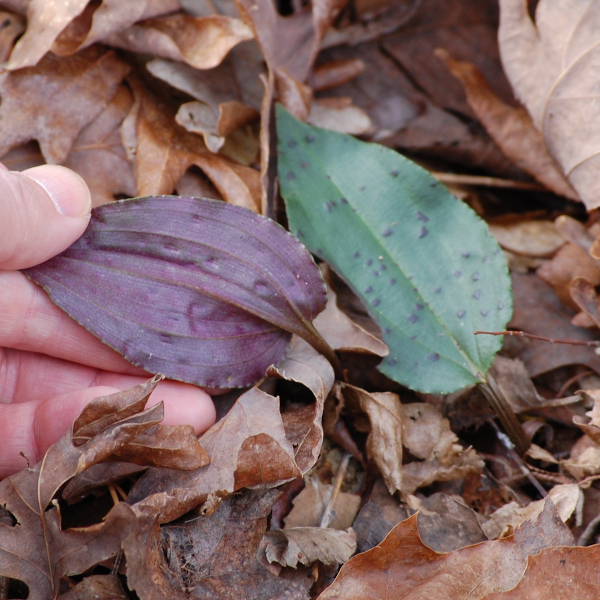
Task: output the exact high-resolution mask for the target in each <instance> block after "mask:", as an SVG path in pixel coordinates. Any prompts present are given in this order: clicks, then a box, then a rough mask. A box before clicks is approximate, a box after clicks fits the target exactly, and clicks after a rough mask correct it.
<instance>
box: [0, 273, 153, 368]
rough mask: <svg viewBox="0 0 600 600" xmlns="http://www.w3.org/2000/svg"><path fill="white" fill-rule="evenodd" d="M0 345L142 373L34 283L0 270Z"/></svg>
mask: <svg viewBox="0 0 600 600" xmlns="http://www.w3.org/2000/svg"><path fill="white" fill-rule="evenodd" d="M0 347H7V348H16V349H20V350H28V351H30V352H41V353H43V354H47V355H49V356H55V357H57V358H63V359H65V360H69V361H74V362H78V363H82V364H86V365H92V366H94V367H96V368H98V369H103V370H106V371H115V372H118V373H129V374H133V375H142V374H143V373H144V371H143V370H142V369H139V368H138V367H134V366H133V365H131V364H130V363H128V362H127V361H126V360H125V359H124V358H123V357H122V356H121V355H120V354H119V353H118V352H115V351H114V350H112V349H111V348H109V347H108V346H106V345H105V344H103V343H102V342H101V341H100V340H99V339H98V338H97V337H95V336H93V335H92V334H91V333H90V332H89V331H87V330H85V329H84V328H83V327H82V326H81V325H79V324H78V323H76V322H75V321H74V320H73V319H71V318H70V317H69V316H68V315H67V314H66V313H64V312H63V311H62V310H60V308H58V307H57V306H56V305H55V304H54V303H53V302H52V301H51V300H50V299H49V298H48V296H47V295H46V293H45V292H44V291H43V290H42V289H41V288H40V287H39V286H37V285H36V284H35V283H33V282H32V281H30V280H29V279H27V277H26V276H25V275H23V274H22V273H17V272H0Z"/></svg>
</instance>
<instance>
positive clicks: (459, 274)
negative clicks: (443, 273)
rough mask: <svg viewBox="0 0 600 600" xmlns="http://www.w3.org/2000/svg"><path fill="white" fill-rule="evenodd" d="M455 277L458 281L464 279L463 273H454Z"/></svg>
mask: <svg viewBox="0 0 600 600" xmlns="http://www.w3.org/2000/svg"><path fill="white" fill-rule="evenodd" d="M454 277H456V279H460V278H461V277H462V271H454Z"/></svg>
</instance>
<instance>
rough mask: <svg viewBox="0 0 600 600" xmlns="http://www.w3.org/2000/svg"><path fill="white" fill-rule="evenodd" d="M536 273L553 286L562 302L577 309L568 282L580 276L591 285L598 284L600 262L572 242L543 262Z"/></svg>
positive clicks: (599, 279)
mask: <svg viewBox="0 0 600 600" xmlns="http://www.w3.org/2000/svg"><path fill="white" fill-rule="evenodd" d="M537 274H538V275H539V276H540V277H541V278H542V279H543V280H544V281H545V282H546V283H548V284H550V285H551V286H553V287H554V290H555V292H556V295H557V296H558V297H559V298H560V299H561V301H562V302H563V304H565V305H566V306H569V307H570V308H573V309H574V310H578V309H579V307H578V305H577V303H576V302H574V301H573V299H572V297H571V293H570V287H569V286H570V283H571V281H573V279H575V278H577V277H581V278H583V279H585V280H587V281H589V282H590V283H591V284H592V285H599V284H600V263H599V262H598V261H596V260H594V259H593V258H591V257H590V256H589V254H588V253H587V252H586V251H585V250H583V249H582V248H581V247H580V246H576V245H575V244H572V243H567V244H565V245H564V246H563V247H562V248H561V249H560V250H559V251H558V252H557V253H556V255H555V256H554V258H553V259H552V260H551V261H550V262H548V263H545V264H543V265H542V266H541V267H540V268H539V269H538V270H537Z"/></svg>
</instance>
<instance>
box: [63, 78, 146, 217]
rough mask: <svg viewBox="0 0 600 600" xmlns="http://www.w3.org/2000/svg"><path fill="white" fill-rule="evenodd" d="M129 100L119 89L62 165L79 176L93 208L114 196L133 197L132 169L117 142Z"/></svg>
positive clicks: (123, 91)
mask: <svg viewBox="0 0 600 600" xmlns="http://www.w3.org/2000/svg"><path fill="white" fill-rule="evenodd" d="M132 102H133V99H132V97H131V94H130V93H129V91H128V90H127V88H126V87H125V86H123V85H122V86H120V87H119V88H118V89H117V92H116V94H115V95H114V96H113V97H112V99H111V101H110V102H109V103H108V104H107V105H106V106H105V108H104V109H103V110H102V112H101V113H100V114H99V115H98V116H97V117H96V118H95V119H94V120H93V121H92V122H91V123H90V124H89V125H87V127H85V128H84V129H83V130H82V131H81V133H80V134H79V135H78V136H77V139H76V140H75V141H74V142H73V147H72V148H71V152H70V154H69V156H68V157H67V160H66V161H65V163H64V165H65V167H69V168H70V169H73V171H75V172H76V173H79V175H81V176H82V177H83V179H84V180H85V182H86V183H87V185H88V187H89V188H90V192H91V194H92V204H93V206H99V205H101V204H106V203H107V202H112V201H113V200H115V194H122V195H124V196H127V197H133V196H135V192H136V188H135V177H134V175H133V169H132V168H131V164H130V162H129V160H127V156H126V154H125V149H124V148H123V143H122V141H121V124H122V123H123V120H124V119H125V117H126V116H127V114H128V113H129V110H130V108H131V104H132Z"/></svg>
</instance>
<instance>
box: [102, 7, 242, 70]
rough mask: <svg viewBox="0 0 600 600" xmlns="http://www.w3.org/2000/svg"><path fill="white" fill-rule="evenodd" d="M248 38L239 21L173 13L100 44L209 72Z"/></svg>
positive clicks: (151, 20) (116, 35)
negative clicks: (157, 57) (150, 55)
mask: <svg viewBox="0 0 600 600" xmlns="http://www.w3.org/2000/svg"><path fill="white" fill-rule="evenodd" d="M252 37H253V34H252V30H251V29H250V27H248V25H246V24H245V23H244V22H243V21H241V20H240V19H236V18H233V17H227V16H223V15H211V16H208V17H192V16H190V15H186V14H183V13H176V14H173V15H168V16H165V17H160V18H157V19H147V20H145V21H144V22H142V23H139V24H137V25H133V26H132V27H130V28H129V29H127V30H126V31H123V32H120V33H118V34H113V35H110V36H109V37H107V38H106V39H104V40H103V41H104V43H106V44H108V45H111V46H116V47H118V48H123V49H125V50H130V51H133V52H141V53H147V54H152V55H154V56H161V57H163V58H169V59H171V60H179V61H182V62H186V63H187V64H189V65H190V66H192V67H194V68H195V69H212V68H213V67H216V66H217V65H218V64H219V63H220V62H221V61H222V60H223V59H224V58H225V56H226V55H227V53H228V52H229V51H230V50H231V49H232V48H233V47H234V46H236V45H237V44H239V43H240V42H243V41H245V40H249V39H252Z"/></svg>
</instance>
